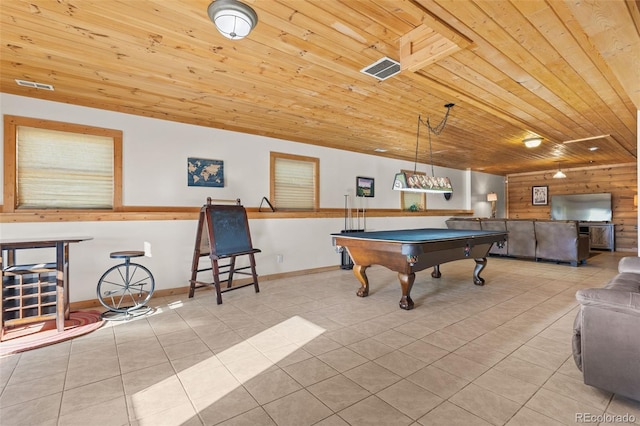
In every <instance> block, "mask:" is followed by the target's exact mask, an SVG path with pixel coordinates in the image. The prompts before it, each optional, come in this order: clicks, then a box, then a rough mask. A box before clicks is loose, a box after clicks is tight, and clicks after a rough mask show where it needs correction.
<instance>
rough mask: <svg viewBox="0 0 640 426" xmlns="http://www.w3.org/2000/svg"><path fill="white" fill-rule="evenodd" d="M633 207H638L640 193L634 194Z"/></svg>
mask: <svg viewBox="0 0 640 426" xmlns="http://www.w3.org/2000/svg"><path fill="white" fill-rule="evenodd" d="M633 207H638V194H636V195H634V196H633Z"/></svg>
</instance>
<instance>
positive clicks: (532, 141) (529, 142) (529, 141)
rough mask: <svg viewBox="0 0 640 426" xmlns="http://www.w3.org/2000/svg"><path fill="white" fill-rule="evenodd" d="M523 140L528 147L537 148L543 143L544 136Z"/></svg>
mask: <svg viewBox="0 0 640 426" xmlns="http://www.w3.org/2000/svg"><path fill="white" fill-rule="evenodd" d="M522 142H523V143H524V146H526V147H527V148H535V147H537V146H540V144H541V143H542V138H541V137H534V138H526V139H525V140H523V141H522Z"/></svg>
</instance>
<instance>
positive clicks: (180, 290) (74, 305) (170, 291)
mask: <svg viewBox="0 0 640 426" xmlns="http://www.w3.org/2000/svg"><path fill="white" fill-rule="evenodd" d="M337 269H340V266H339V265H336V266H323V267H321V268H312V269H304V270H301V271H291V272H282V273H279V274H270V275H261V276H259V277H258V282H260V283H262V282H265V281H273V280H279V279H282V278H291V277H299V276H301V275H308V274H317V273H320V272H328V271H335V270H337ZM234 282H235V283H236V284H237V285H243V284H247V283H250V282H251V278H243V279H239V280H234ZM213 289H214V288H213V285H211V286H207V287H203V288H200V289H198V291H211V290H213ZM188 293H189V286H184V287H174V288H166V289H161V290H156V291H154V292H153V297H169V296H176V295H179V294H188ZM196 294H197V292H196ZM153 297H152V298H153ZM69 305H70V308H71V310H72V311H77V310H80V309H89V308H100V307H103V306H102V304H101V303H100V301H99V300H98V299H91V300H81V301H78V302H71V303H70V304H69Z"/></svg>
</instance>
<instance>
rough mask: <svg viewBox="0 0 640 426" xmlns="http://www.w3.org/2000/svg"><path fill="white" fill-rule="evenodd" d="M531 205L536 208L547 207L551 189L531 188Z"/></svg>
mask: <svg viewBox="0 0 640 426" xmlns="http://www.w3.org/2000/svg"><path fill="white" fill-rule="evenodd" d="M531 204H533V205H534V206H546V205H548V204H549V187H548V186H534V187H532V188H531Z"/></svg>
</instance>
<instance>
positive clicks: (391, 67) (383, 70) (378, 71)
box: [360, 56, 400, 80]
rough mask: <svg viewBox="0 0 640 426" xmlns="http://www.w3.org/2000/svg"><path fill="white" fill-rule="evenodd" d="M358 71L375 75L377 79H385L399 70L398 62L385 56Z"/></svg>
mask: <svg viewBox="0 0 640 426" xmlns="http://www.w3.org/2000/svg"><path fill="white" fill-rule="evenodd" d="M360 72H362V73H365V74H367V75H370V76H372V77H375V78H377V79H378V80H386V79H387V78H389V77H393V76H394V75H396V74H398V73H399V72H400V62H397V61H394V60H393V59H391V58H387V57H386V56H385V57H384V58H382V59H380V60H379V61H376V62H374V63H373V64H371V65H369V66H368V67H364V68H363V69H361V70H360Z"/></svg>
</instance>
